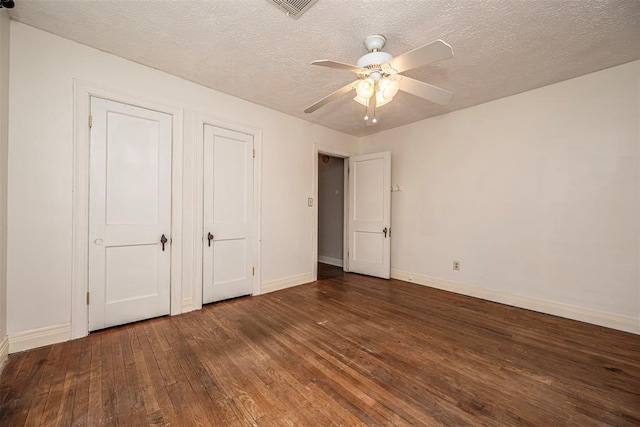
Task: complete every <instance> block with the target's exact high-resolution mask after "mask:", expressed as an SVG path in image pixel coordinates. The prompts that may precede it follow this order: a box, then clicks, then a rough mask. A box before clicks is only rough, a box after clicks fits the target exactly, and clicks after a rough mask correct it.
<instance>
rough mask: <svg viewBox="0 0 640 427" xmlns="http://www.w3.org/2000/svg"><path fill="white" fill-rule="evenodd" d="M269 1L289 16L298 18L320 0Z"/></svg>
mask: <svg viewBox="0 0 640 427" xmlns="http://www.w3.org/2000/svg"><path fill="white" fill-rule="evenodd" d="M268 1H269V3H272V4H273V5H275V6H276V7H277V8H278V9H280V10H282V11H283V12H284V13H286V14H287V16H289V17H291V18H293V19H298V18H299V17H300V15H302V14H303V13H305V12H306V11H307V10H309V8H310V7H311V6H313V5H314V4H315V3H316V2H317V1H318V0H268Z"/></svg>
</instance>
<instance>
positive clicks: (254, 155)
mask: <svg viewBox="0 0 640 427" xmlns="http://www.w3.org/2000/svg"><path fill="white" fill-rule="evenodd" d="M253 158H254V159H255V158H256V149H255V148H254V149H253Z"/></svg>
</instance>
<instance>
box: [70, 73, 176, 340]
mask: <svg viewBox="0 0 640 427" xmlns="http://www.w3.org/2000/svg"><path fill="white" fill-rule="evenodd" d="M92 96H95V97H98V98H103V99H108V100H110V101H115V102H120V103H123V104H130V105H135V106H137V107H142V108H146V109H149V110H155V111H159V112H162V113H166V114H169V115H170V116H171V133H172V135H171V266H170V268H171V273H170V274H171V276H170V280H171V285H170V292H171V297H170V307H171V312H170V314H171V315H172V316H173V315H176V314H180V313H181V312H182V150H183V132H182V123H183V116H184V112H183V110H182V109H181V108H177V107H170V106H167V105H163V104H159V103H157V102H154V101H150V100H145V99H141V98H140V97H138V96H135V97H134V96H131V95H128V94H125V93H121V92H118V91H115V90H112V89H107V88H103V87H99V86H96V85H93V84H90V83H86V82H83V81H80V80H78V79H74V80H73V120H74V122H73V202H72V207H73V211H72V212H73V219H72V242H71V248H72V249H71V250H72V277H71V339H75V338H81V337H85V336H87V335H88V334H89V306H88V304H87V303H86V295H87V292H88V290H89V142H90V131H89V123H88V119H89V114H90V111H91V97H92Z"/></svg>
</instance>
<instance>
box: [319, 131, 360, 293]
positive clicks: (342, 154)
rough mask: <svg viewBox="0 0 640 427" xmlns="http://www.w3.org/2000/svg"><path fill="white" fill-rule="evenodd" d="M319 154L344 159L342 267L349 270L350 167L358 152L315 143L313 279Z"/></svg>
mask: <svg viewBox="0 0 640 427" xmlns="http://www.w3.org/2000/svg"><path fill="white" fill-rule="evenodd" d="M318 154H326V155H328V156H332V157H337V158H341V159H344V162H345V165H344V220H343V221H344V223H343V236H342V248H343V250H342V263H343V264H342V269H343V270H344V271H349V258H348V256H347V250H348V248H349V241H348V236H349V233H348V232H349V230H348V225H349V224H348V221H347V219H348V218H349V182H348V173H349V172H348V167H349V157H351V156H355V155H356V153H351V152H348V151H342V150H338V149H336V148H334V147H330V146H325V145H320V144H313V157H312V169H311V170H312V171H313V219H312V221H311V223H312V224H313V229H312V242H311V245H312V248H313V250H312V259H311V262H312V265H311V271H312V273H313V280H314V281H315V280H318Z"/></svg>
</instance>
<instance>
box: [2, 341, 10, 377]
mask: <svg viewBox="0 0 640 427" xmlns="http://www.w3.org/2000/svg"><path fill="white" fill-rule="evenodd" d="M8 356H9V337H8V336H5V337H4V338H3V339H2V341H0V372H2V367H3V366H4V362H6V361H7V357H8Z"/></svg>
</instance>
